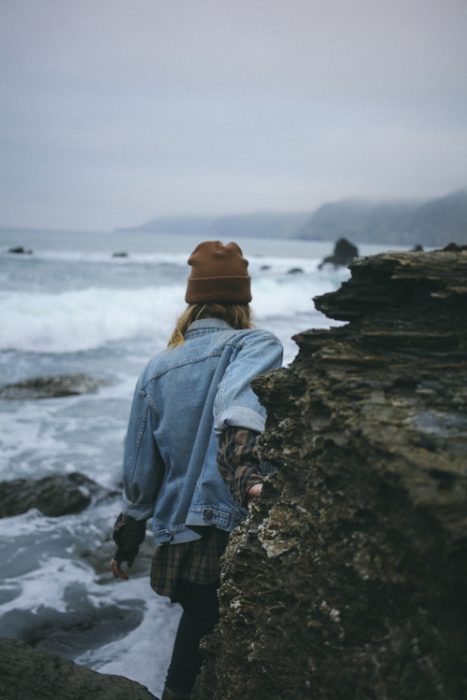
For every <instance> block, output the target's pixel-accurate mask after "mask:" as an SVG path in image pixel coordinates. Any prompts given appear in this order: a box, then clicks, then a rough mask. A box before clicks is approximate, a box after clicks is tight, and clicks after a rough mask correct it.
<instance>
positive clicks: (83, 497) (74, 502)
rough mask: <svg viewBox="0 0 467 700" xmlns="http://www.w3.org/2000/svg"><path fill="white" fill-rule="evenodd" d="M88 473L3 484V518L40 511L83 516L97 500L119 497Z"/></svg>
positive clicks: (0, 509)
mask: <svg viewBox="0 0 467 700" xmlns="http://www.w3.org/2000/svg"><path fill="white" fill-rule="evenodd" d="M115 494H116V492H115V491H109V490H108V489H105V488H103V487H102V486H100V485H99V484H97V483H96V482H95V481H93V480H92V479H89V478H88V477H87V476H84V474H80V473H79V472H74V473H73V474H55V475H52V476H45V477H43V478H42V479H12V480H11V481H0V518H7V517H11V516H13V515H19V514H20V513H26V511H28V510H30V509H31V508H37V509H38V510H40V512H41V513H42V514H43V515H47V516H52V517H54V516H59V515H66V514H68V513H79V512H80V511H82V510H84V508H87V506H88V505H89V504H90V503H91V501H92V500H93V499H94V500H102V499H103V498H107V497H109V496H112V495H115Z"/></svg>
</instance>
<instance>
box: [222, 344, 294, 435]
mask: <svg viewBox="0 0 467 700" xmlns="http://www.w3.org/2000/svg"><path fill="white" fill-rule="evenodd" d="M282 354H283V348H282V345H281V343H280V341H279V340H278V339H277V338H276V337H275V336H274V335H273V334H272V333H269V332H267V331H254V332H252V333H248V334H247V335H245V337H244V338H243V339H242V340H241V342H240V345H239V347H238V349H237V352H236V354H235V355H234V357H233V359H232V361H231V362H230V364H229V366H228V367H227V369H226V371H225V373H224V376H223V378H222V381H221V383H220V384H219V388H218V390H217V395H216V398H215V401H214V424H215V429H216V432H217V433H218V434H220V433H222V431H223V430H225V429H226V428H227V426H229V425H230V426H237V427H243V428H248V429H250V430H255V431H256V432H258V433H260V432H262V431H263V430H264V424H265V420H266V410H265V408H264V406H262V405H261V404H260V402H259V400H258V397H257V396H256V394H255V393H254V391H253V389H252V388H251V382H252V380H253V379H255V377H257V376H258V375H260V374H263V373H264V372H267V371H269V370H271V369H275V368H277V367H280V366H281V364H282Z"/></svg>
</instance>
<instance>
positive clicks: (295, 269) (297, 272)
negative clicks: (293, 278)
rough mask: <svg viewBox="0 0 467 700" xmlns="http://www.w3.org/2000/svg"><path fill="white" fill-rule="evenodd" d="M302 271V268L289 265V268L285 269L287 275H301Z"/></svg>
mask: <svg viewBox="0 0 467 700" xmlns="http://www.w3.org/2000/svg"><path fill="white" fill-rule="evenodd" d="M303 273H304V270H303V268H301V267H291V268H290V270H287V274H288V275H302V274H303Z"/></svg>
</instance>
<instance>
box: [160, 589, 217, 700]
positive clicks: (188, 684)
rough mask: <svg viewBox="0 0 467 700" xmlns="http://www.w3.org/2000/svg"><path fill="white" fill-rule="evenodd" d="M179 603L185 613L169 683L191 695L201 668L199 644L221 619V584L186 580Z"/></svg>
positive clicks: (178, 599)
mask: <svg viewBox="0 0 467 700" xmlns="http://www.w3.org/2000/svg"><path fill="white" fill-rule="evenodd" d="M176 601H177V602H178V603H180V605H181V606H182V608H183V613H182V616H181V618H180V622H179V625H178V630H177V636H176V637H175V643H174V648H173V652H172V659H171V662H170V666H169V670H168V671H167V677H166V679H165V684H166V686H167V688H170V690H173V691H174V692H176V693H179V694H180V695H189V694H190V692H191V689H192V688H193V685H194V682H195V680H196V676H197V675H198V673H199V670H200V668H201V661H202V659H201V654H200V653H199V643H200V641H201V639H202V638H203V637H205V636H206V635H207V634H209V632H211V631H212V630H213V628H214V626H215V625H216V623H217V622H218V620H219V602H218V599H217V584H215V583H192V582H191V581H184V580H182V581H181V582H180V583H179V585H178V587H177V592H176Z"/></svg>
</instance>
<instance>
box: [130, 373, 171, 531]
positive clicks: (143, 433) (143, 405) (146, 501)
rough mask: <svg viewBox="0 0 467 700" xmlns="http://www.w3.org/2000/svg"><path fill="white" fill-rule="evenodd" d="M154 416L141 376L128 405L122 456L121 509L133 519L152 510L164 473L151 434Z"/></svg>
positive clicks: (144, 515) (141, 517)
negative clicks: (127, 419) (122, 504)
mask: <svg viewBox="0 0 467 700" xmlns="http://www.w3.org/2000/svg"><path fill="white" fill-rule="evenodd" d="M157 420H158V414H157V409H156V408H155V407H154V406H152V404H151V403H150V401H149V400H148V397H147V394H146V391H145V389H144V388H143V387H142V386H141V380H140V381H139V382H138V384H137V385H136V389H135V394H134V397H133V403H132V406H131V411H130V420H129V423H128V431H127V436H126V440H125V453H124V460H123V502H124V507H123V513H124V514H126V515H129V516H130V517H132V518H135V519H136V520H144V519H147V518H149V517H150V516H151V515H152V514H153V511H154V505H155V502H156V498H157V493H158V491H159V487H160V484H161V482H162V479H163V476H164V463H163V460H162V457H161V455H160V452H159V449H158V447H157V443H156V439H155V437H154V430H155V428H156V424H157Z"/></svg>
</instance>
